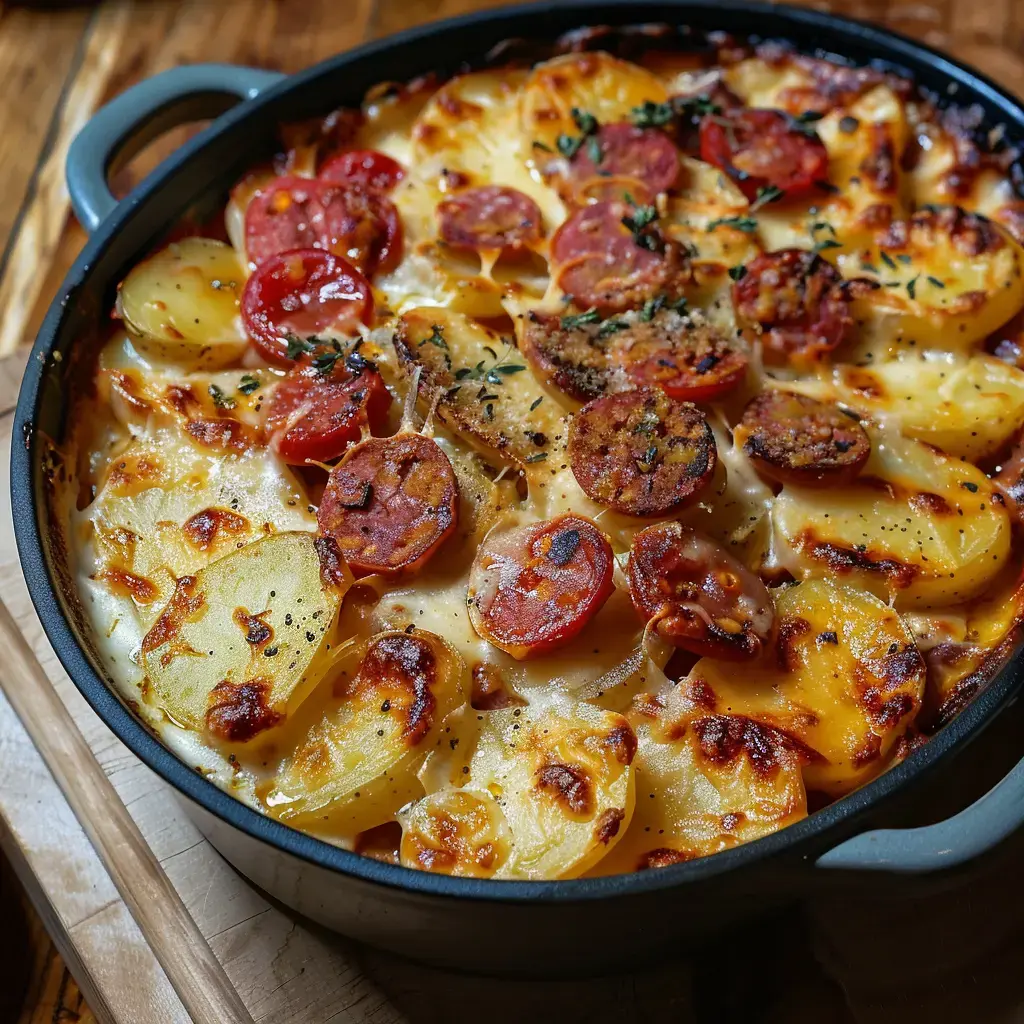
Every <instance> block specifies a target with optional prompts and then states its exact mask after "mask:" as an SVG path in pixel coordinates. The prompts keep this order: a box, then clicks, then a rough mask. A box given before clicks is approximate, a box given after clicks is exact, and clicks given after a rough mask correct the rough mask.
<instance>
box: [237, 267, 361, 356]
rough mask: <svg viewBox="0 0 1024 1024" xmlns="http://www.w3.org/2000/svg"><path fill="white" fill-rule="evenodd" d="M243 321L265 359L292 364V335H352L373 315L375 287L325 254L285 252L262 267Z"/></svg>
mask: <svg viewBox="0 0 1024 1024" xmlns="http://www.w3.org/2000/svg"><path fill="white" fill-rule="evenodd" d="M241 306H242V322H243V323H244V324H245V329H246V331H247V332H248V334H249V337H250V338H251V339H252V340H253V342H254V343H255V345H256V347H257V348H258V349H259V350H260V352H262V354H263V355H265V356H266V357H267V359H270V360H272V361H274V362H277V363H283V364H284V365H286V366H287V365H290V364H291V361H290V360H289V359H288V357H287V349H288V341H287V337H288V335H289V334H294V335H298V336H299V337H302V338H306V337H310V336H312V335H317V334H320V333H321V332H323V331H327V330H331V331H339V332H341V333H348V334H352V333H354V332H355V331H356V330H357V329H358V325H359V324H360V323H369V320H370V316H371V314H372V312H373V298H372V294H371V292H370V282H369V281H367V280H366V278H365V277H363V275H362V274H360V273H359V271H358V270H356V268H355V267H353V266H352V265H351V264H350V263H346V262H345V260H343V259H341V257H339V256H335V255H333V254H332V253H329V252H324V251H323V250H322V249H296V250H294V251H292V252H283V253H280V254H278V255H277V256H274V257H272V258H271V259H269V260H267V261H266V262H264V263H262V264H260V266H258V267H257V268H256V270H255V271H253V273H252V274H251V275H250V277H249V280H248V281H247V282H246V284H245V290H244V291H243V292H242V303H241Z"/></svg>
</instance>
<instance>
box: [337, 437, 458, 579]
mask: <svg viewBox="0 0 1024 1024" xmlns="http://www.w3.org/2000/svg"><path fill="white" fill-rule="evenodd" d="M458 501H459V488H458V484H457V483H456V480H455V473H454V471H453V470H452V465H451V463H450V462H449V461H448V456H447V455H445V453H444V452H443V451H441V448H440V447H439V446H438V444H437V442H436V441H433V440H432V439H431V438H429V437H424V436H423V435H422V434H396V435H394V436H393V437H371V438H367V439H366V440H365V441H363V442H362V444H359V445H356V447H355V448H352V449H351V450H350V451H349V452H348V453H347V454H346V455H345V458H344V459H342V461H341V462H339V463H338V465H337V466H335V467H334V469H333V470H332V471H331V476H330V479H329V480H328V482H327V489H326V490H325V491H324V497H323V500H322V501H321V502H320V509H319V511H318V513H317V522H318V523H319V525H320V532H321V533H323V534H326V535H327V536H328V537H333V538H334V540H335V541H336V542H337V544H338V547H339V549H340V550H341V553H342V554H343V555H344V556H345V561H346V562H348V564H349V566H350V567H351V568H352V569H353V570H354V571H355V572H359V573H385V574H388V575H391V574H394V573H399V572H403V573H411V572H416V571H417V570H419V569H421V568H422V567H423V565H424V564H425V563H426V562H427V560H428V559H429V558H431V557H432V556H433V554H434V552H436V551H437V549H438V548H439V547H440V546H441V544H442V543H443V542H444V541H445V540H446V539H447V537H448V536H449V535H450V534H451V532H452V531H453V530H454V529H455V525H456V523H457V522H458Z"/></svg>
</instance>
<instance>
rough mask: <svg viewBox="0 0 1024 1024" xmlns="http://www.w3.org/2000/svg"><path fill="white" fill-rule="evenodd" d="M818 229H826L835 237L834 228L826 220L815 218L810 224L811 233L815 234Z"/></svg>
mask: <svg viewBox="0 0 1024 1024" xmlns="http://www.w3.org/2000/svg"><path fill="white" fill-rule="evenodd" d="M819 231H827V232H828V233H829V234H830V235H831V236H832V237H833V238H835V234H836V229H835V228H834V227H832V225H831V224H829V222H828V221H827V220H816V221H815V222H814V223H813V224H812V225H811V234H812V235H816V234H817V233H818V232H819Z"/></svg>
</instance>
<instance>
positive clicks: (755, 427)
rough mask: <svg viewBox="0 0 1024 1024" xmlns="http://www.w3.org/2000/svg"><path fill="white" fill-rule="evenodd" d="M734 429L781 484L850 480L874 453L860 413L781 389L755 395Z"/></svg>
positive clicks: (764, 471)
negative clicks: (858, 415) (856, 413)
mask: <svg viewBox="0 0 1024 1024" xmlns="http://www.w3.org/2000/svg"><path fill="white" fill-rule="evenodd" d="M734 434H735V439H736V444H737V445H738V446H740V447H741V448H742V449H743V451H744V452H745V453H746V454H747V456H748V457H749V458H750V460H751V462H753V464H754V468H755V469H756V470H757V471H758V472H759V473H760V474H761V475H762V476H766V477H768V478H769V479H771V480H776V481H778V482H780V483H794V484H805V485H806V484H825V483H828V484H836V483H845V482H848V481H850V480H852V479H853V478H854V477H855V476H856V475H857V474H858V473H859V472H860V471H861V469H862V468H863V466H864V464H865V463H866V462H867V461H868V456H869V455H870V454H871V440H870V438H869V437H868V434H867V431H866V430H865V429H864V428H863V427H862V426H861V425H860V422H859V420H857V418H856V417H855V416H850V415H847V414H846V413H844V412H843V411H842V409H840V408H839V406H837V405H831V404H827V403H825V402H819V401H818V400H817V399H816V398H809V397H808V396H807V395H800V394H796V393H795V392H792V391H782V390H779V389H773V390H771V391H764V392H762V393H761V394H760V395H758V396H757V397H756V398H754V399H752V400H751V401H750V403H749V404H748V405H747V407H746V409H744V410H743V416H742V418H741V419H740V422H739V423H738V424H737V425H736V428H735V431H734Z"/></svg>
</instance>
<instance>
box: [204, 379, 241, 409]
mask: <svg viewBox="0 0 1024 1024" xmlns="http://www.w3.org/2000/svg"><path fill="white" fill-rule="evenodd" d="M207 390H208V391H209V392H210V397H211V398H212V399H213V404H214V405H215V406H216V407H217V408H218V409H234V407H235V400H234V399H233V398H228V396H227V395H225V394H224V392H223V391H221V389H220V388H219V387H217V385H216V384H211V385H210V386H209V388H208V389H207Z"/></svg>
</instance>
